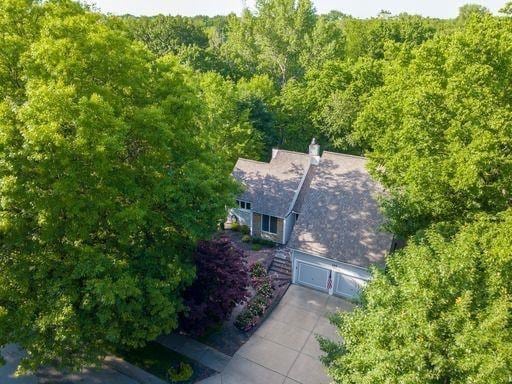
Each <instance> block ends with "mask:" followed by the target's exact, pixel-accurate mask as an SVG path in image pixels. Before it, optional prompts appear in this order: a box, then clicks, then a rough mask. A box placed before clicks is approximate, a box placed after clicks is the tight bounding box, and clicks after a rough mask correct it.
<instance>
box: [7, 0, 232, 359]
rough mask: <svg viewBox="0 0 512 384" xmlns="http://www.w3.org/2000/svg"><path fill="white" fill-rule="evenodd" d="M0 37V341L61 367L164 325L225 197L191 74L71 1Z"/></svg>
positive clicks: (20, 20)
mask: <svg viewBox="0 0 512 384" xmlns="http://www.w3.org/2000/svg"><path fill="white" fill-rule="evenodd" d="M0 31H1V34H0V36H1V37H0V39H2V43H1V44H2V54H1V55H0V77H1V79H2V81H1V83H0V270H1V273H0V345H3V344H6V343H10V342H17V343H19V344H20V345H21V346H22V347H23V348H25V349H26V350H27V352H28V358H27V359H25V361H24V364H25V366H26V367H28V368H36V367H38V366H39V365H41V364H47V363H50V362H51V363H55V362H57V363H60V364H62V365H65V366H72V367H76V366H82V365H84V364H87V363H90V362H94V361H95V360H96V358H97V357H101V356H102V355H104V354H106V353H109V351H111V350H112V349H113V348H114V347H116V348H117V347H120V348H129V347H136V346H140V345H142V344H144V343H145V342H146V341H147V340H150V339H153V338H155V337H157V336H158V335H159V334H160V333H162V332H168V331H170V330H172V329H174V328H175V327H176V326H177V320H178V313H179V312H180V311H181V310H183V308H184V307H183V304H182V300H181V292H182V289H183V288H184V287H185V285H187V284H189V283H190V282H191V281H192V279H193V277H194V269H193V265H192V263H191V260H190V257H189V252H190V251H191V250H192V248H193V246H194V244H195V242H196V241H197V240H198V239H201V238H205V237H207V236H210V234H211V233H212V232H213V231H214V230H215V229H216V225H217V222H218V220H219V219H221V218H222V217H223V216H224V215H225V206H226V205H229V204H231V202H232V201H233V199H234V195H235V193H236V192H237V187H236V186H235V185H234V183H233V182H232V181H231V180H230V178H229V177H228V175H229V171H228V166H226V163H227V160H228V158H232V157H233V154H231V155H229V156H228V155H227V154H226V153H225V152H223V151H221V150H219V149H218V148H217V147H215V148H214V143H213V144H210V141H209V137H210V134H209V132H208V130H209V129H212V130H214V131H215V133H216V134H220V133H219V131H220V130H221V129H222V128H219V127H218V126H217V125H215V126H213V123H212V124H211V125H210V123H208V122H207V123H205V122H201V124H199V120H200V119H201V116H203V115H204V114H206V113H208V114H211V113H212V112H211V111H209V110H208V111H204V110H203V104H204V103H203V102H202V100H201V97H200V95H198V92H197V91H196V89H195V88H194V87H193V86H192V85H191V84H193V83H194V82H193V81H191V79H190V76H191V73H190V72H189V71H187V70H186V69H184V68H182V67H181V66H180V65H179V64H178V63H177V61H176V60H175V59H174V58H173V57H165V56H164V57H161V58H156V57H155V56H154V55H153V54H151V53H150V52H149V51H148V50H147V49H145V48H144V47H143V46H142V45H140V44H138V43H134V42H133V41H132V40H131V39H130V38H129V37H128V36H127V35H126V34H125V33H124V32H123V31H121V30H118V29H116V27H115V24H113V23H111V22H110V21H109V20H108V19H107V18H105V17H104V16H102V15H99V14H95V13H92V12H89V11H88V10H86V9H84V8H83V7H82V6H80V5H78V4H77V3H74V2H71V1H65V0H63V1H48V2H43V3H40V2H37V1H29V0H8V1H2V2H1V3H0ZM212 120H214V117H212ZM198 132H199V133H200V134H198Z"/></svg>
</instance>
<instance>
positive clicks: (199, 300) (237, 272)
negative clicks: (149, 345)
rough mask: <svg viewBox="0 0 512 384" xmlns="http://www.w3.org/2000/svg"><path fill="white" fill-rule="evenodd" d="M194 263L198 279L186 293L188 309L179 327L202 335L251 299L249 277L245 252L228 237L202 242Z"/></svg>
mask: <svg viewBox="0 0 512 384" xmlns="http://www.w3.org/2000/svg"><path fill="white" fill-rule="evenodd" d="M194 262H195V267H196V280H195V281H194V283H193V284H192V285H191V286H190V287H188V288H187V289H186V291H185V292H184V295H183V297H184V303H185V305H186V306H187V308H188V309H187V311H186V312H185V313H184V314H182V316H181V319H180V328H181V329H182V330H184V331H186V332H188V333H191V334H194V335H202V334H204V333H205V332H206V331H208V330H209V329H211V328H213V327H215V326H217V325H219V324H220V323H222V322H223V321H224V320H226V319H227V318H228V317H229V316H230V315H231V312H232V311H233V309H234V308H235V306H236V305H237V304H241V303H243V302H244V301H245V300H246V299H247V298H248V290H247V289H248V287H249V274H248V270H247V264H246V260H245V256H244V253H243V251H242V250H241V249H239V248H237V247H236V246H235V245H234V244H233V243H232V242H231V240H230V239H229V238H228V237H221V238H218V239H213V240H209V241H202V242H200V243H199V245H198V247H197V250H196V252H195V255H194Z"/></svg>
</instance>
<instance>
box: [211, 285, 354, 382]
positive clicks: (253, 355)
mask: <svg viewBox="0 0 512 384" xmlns="http://www.w3.org/2000/svg"><path fill="white" fill-rule="evenodd" d="M352 308H353V304H351V303H349V302H348V301H345V300H343V299H340V298H337V297H334V296H329V295H327V294H325V293H321V292H317V291H314V290H311V289H308V288H305V287H301V286H298V285H291V286H290V288H289V289H288V291H287V292H286V294H285V296H284V297H283V299H282V300H281V302H280V303H279V305H278V306H277V308H275V309H274V311H273V312H272V314H271V315H270V316H269V318H268V319H267V320H266V321H265V322H264V323H263V324H262V325H261V327H260V328H259V329H258V330H257V331H256V332H255V333H254V335H253V336H252V337H251V338H250V339H249V341H247V343H246V344H244V346H243V347H242V348H240V349H239V350H238V351H237V353H236V354H235V356H233V358H232V359H231V361H230V362H229V363H228V365H227V366H226V368H225V369H224V370H223V371H222V373H221V374H219V375H217V376H213V377H210V378H208V379H206V380H204V381H202V382H201V383H202V384H240V383H244V384H327V383H329V382H330V380H329V378H328V377H327V376H326V374H325V370H324V367H323V366H322V364H321V363H320V361H319V357H320V355H321V351H320V348H319V345H318V342H317V341H316V337H315V336H316V335H317V334H319V335H322V336H325V337H328V338H330V339H337V340H339V339H340V337H339V336H338V335H337V333H336V331H335V328H334V327H333V326H332V325H331V324H330V323H329V320H328V318H327V316H328V314H329V313H332V312H334V311H337V310H341V311H350V310H352Z"/></svg>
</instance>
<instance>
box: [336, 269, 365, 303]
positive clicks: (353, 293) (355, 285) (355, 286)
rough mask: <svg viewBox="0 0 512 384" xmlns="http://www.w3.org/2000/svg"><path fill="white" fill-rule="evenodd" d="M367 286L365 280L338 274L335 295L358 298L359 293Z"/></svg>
mask: <svg viewBox="0 0 512 384" xmlns="http://www.w3.org/2000/svg"><path fill="white" fill-rule="evenodd" d="M365 284H366V282H365V281H364V280H363V279H358V278H356V277H352V276H348V275H345V274H343V273H336V283H335V285H334V293H335V294H336V295H341V296H346V297H357V296H358V295H359V291H360V290H361V288H363V287H364V285H365Z"/></svg>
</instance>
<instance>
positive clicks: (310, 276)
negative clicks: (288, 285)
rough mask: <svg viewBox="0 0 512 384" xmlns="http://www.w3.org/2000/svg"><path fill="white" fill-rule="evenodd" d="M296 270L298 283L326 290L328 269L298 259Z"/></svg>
mask: <svg viewBox="0 0 512 384" xmlns="http://www.w3.org/2000/svg"><path fill="white" fill-rule="evenodd" d="M296 270H297V283H298V284H301V285H305V286H308V287H311V288H314V289H318V290H320V291H324V292H327V280H328V279H329V270H328V269H325V268H322V267H319V266H316V265H313V264H309V263H305V262H302V261H298V262H297V269H296Z"/></svg>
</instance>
